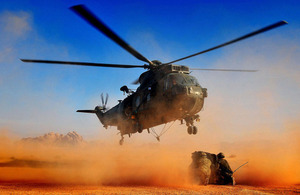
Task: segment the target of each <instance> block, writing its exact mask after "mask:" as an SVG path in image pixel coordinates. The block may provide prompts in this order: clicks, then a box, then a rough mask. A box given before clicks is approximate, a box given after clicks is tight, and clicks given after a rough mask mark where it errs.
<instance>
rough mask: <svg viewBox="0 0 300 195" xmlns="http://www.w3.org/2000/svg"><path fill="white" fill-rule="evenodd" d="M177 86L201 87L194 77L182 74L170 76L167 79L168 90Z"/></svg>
mask: <svg viewBox="0 0 300 195" xmlns="http://www.w3.org/2000/svg"><path fill="white" fill-rule="evenodd" d="M175 85H195V86H200V85H199V83H198V81H197V79H196V78H195V77H193V76H190V75H185V74H180V73H173V74H169V75H168V77H167V79H166V89H167V88H170V87H172V86H175Z"/></svg>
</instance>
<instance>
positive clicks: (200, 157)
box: [190, 151, 235, 185]
mask: <svg viewBox="0 0 300 195" xmlns="http://www.w3.org/2000/svg"><path fill="white" fill-rule="evenodd" d="M192 159H193V162H192V164H191V165H190V173H191V176H192V179H193V180H194V181H195V182H196V183H197V184H202V185H207V184H220V185H227V184H231V185H235V181H234V177H233V176H232V174H233V171H232V170H231V168H230V166H229V164H228V162H227V160H225V156H224V154H223V153H219V154H218V155H216V154H211V153H208V152H203V151H196V152H194V153H192Z"/></svg>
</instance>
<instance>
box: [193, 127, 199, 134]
mask: <svg viewBox="0 0 300 195" xmlns="http://www.w3.org/2000/svg"><path fill="white" fill-rule="evenodd" d="M197 132H198V128H197V127H196V126H193V134H194V135H196V134H197Z"/></svg>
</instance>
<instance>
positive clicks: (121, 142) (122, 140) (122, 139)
mask: <svg viewBox="0 0 300 195" xmlns="http://www.w3.org/2000/svg"><path fill="white" fill-rule="evenodd" d="M123 143H124V136H123V135H122V138H121V140H120V141H119V144H120V145H121V146H122V145H123Z"/></svg>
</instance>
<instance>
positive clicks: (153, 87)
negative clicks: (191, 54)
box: [95, 65, 207, 135]
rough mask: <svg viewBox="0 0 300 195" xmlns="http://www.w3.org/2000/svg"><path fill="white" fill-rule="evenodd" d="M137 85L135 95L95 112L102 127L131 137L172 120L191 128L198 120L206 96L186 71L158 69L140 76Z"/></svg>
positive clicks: (166, 66)
mask: <svg viewBox="0 0 300 195" xmlns="http://www.w3.org/2000/svg"><path fill="white" fill-rule="evenodd" d="M139 81H140V83H141V85H140V87H139V88H138V89H137V91H136V92H133V93H131V94H129V95H128V97H126V98H125V99H124V100H123V101H120V102H119V104H117V105H116V106H114V107H113V108H111V109H110V110H108V111H106V112H103V111H102V110H100V109H98V111H97V112H96V114H97V116H98V118H99V120H100V121H101V123H102V124H103V126H104V127H108V126H117V128H118V130H120V132H121V135H125V134H129V135H130V134H132V133H136V132H142V131H143V130H144V129H149V128H151V127H154V126H157V125H161V124H164V123H168V122H171V121H175V120H185V121H186V124H187V126H192V125H193V121H194V120H196V119H198V118H199V115H197V113H198V112H199V111H200V110H201V109H202V107H203V104H204V98H205V97H207V92H206V89H205V88H202V87H201V86H200V85H199V83H198V81H197V79H196V78H195V77H193V76H191V75H190V73H189V68H188V67H186V66H179V65H161V66H158V67H157V68H156V69H154V70H149V71H146V72H145V73H143V74H142V75H141V76H140V78H139ZM95 110H97V107H96V108H95Z"/></svg>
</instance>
